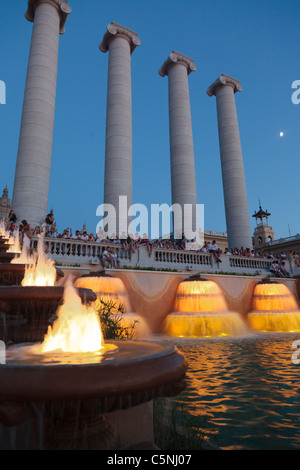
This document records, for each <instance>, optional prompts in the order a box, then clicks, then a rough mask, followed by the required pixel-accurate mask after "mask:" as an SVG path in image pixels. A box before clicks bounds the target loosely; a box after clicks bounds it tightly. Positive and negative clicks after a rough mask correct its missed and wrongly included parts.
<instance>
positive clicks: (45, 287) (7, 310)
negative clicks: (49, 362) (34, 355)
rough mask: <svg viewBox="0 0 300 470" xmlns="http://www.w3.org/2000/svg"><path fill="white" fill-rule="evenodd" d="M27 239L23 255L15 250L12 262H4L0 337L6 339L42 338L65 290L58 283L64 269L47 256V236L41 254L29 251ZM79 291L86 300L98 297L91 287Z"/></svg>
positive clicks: (0, 270) (0, 281)
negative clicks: (59, 267) (33, 253)
mask: <svg viewBox="0 0 300 470" xmlns="http://www.w3.org/2000/svg"><path fill="white" fill-rule="evenodd" d="M25 240H27V241H25V243H24V245H23V248H22V251H21V254H20V255H19V254H17V256H16V253H14V252H11V255H12V260H11V263H7V264H6V263H3V264H0V339H1V340H3V341H5V342H8V341H9V342H13V343H22V342H35V341H42V340H43V338H44V335H45V333H46V332H47V329H48V326H49V323H51V322H53V321H54V319H55V318H56V309H57V307H58V305H59V304H60V302H61V301H62V298H63V293H64V288H63V286H59V285H55V283H56V281H57V280H58V279H60V278H62V277H63V272H62V271H61V270H60V269H58V268H56V267H55V266H54V262H53V261H52V260H50V259H47V258H46V257H45V255H44V253H43V237H40V239H39V242H38V253H37V256H34V255H32V254H31V253H30V252H28V247H29V240H28V239H26V238H25ZM6 246H9V245H8V244H7V245H6ZM19 262H20V263H19ZM78 292H79V295H80V297H81V299H82V302H87V303H91V302H94V301H95V300H96V295H95V294H94V293H93V292H92V291H91V290H88V289H78Z"/></svg>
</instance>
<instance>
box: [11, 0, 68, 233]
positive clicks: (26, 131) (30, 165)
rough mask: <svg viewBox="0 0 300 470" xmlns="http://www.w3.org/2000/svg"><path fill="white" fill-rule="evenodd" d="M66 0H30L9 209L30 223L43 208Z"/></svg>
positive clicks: (38, 218) (35, 222) (45, 205)
mask: <svg viewBox="0 0 300 470" xmlns="http://www.w3.org/2000/svg"><path fill="white" fill-rule="evenodd" d="M66 2H67V0H29V1H28V10H27V12H26V14H25V17H26V18H27V19H28V20H29V21H32V22H33V29H32V37H31V46H30V52H29V60H28V69H27V78H26V85H25V94H24V102H23V111H22V119H21V128H20V136H19V148H18V155H17V163H16V171H15V181H14V190H13V197H12V208H13V210H14V211H15V213H16V215H17V218H18V221H21V220H23V219H26V220H27V222H28V223H30V224H31V225H33V226H35V225H38V224H41V223H42V222H44V220H45V217H46V214H47V211H48V195H49V181H50V167H51V157H52V140H53V125H54V111H55V98H56V77H57V61H58V46H59V44H58V43H59V34H63V33H64V25H65V22H66V18H67V15H68V14H69V13H70V12H71V8H70V6H69V5H68V4H67V3H66Z"/></svg>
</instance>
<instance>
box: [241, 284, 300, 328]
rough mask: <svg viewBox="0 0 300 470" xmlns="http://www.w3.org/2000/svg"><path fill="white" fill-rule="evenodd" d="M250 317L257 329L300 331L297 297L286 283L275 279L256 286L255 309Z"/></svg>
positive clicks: (252, 324)
mask: <svg viewBox="0 0 300 470" xmlns="http://www.w3.org/2000/svg"><path fill="white" fill-rule="evenodd" d="M248 319H249V324H250V326H251V328H253V329H254V330H256V331H261V332H278V333H279V332H298V331H300V310H299V306H298V304H297V301H296V298H295V297H294V295H293V294H292V293H291V291H290V290H289V288H288V287H287V286H286V285H285V284H279V283H277V282H273V281H272V282H270V281H262V282H260V283H258V284H257V285H256V286H255V290H254V296H253V310H252V312H251V313H249V316H248Z"/></svg>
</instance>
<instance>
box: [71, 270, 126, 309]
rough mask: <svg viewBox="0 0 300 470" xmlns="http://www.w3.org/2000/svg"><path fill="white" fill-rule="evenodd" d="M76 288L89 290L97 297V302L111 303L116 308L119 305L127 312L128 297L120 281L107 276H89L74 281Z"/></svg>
mask: <svg viewBox="0 0 300 470" xmlns="http://www.w3.org/2000/svg"><path fill="white" fill-rule="evenodd" d="M75 286H76V287H82V288H85V289H91V290H92V291H93V292H95V294H96V295H97V300H98V302H99V300H100V299H102V300H103V301H104V302H109V301H111V302H113V303H114V304H116V307H118V306H119V305H120V304H122V305H123V306H124V311H125V312H127V311H129V308H130V306H129V300H128V295H127V292H126V289H125V286H124V283H123V281H122V280H121V279H119V278H117V277H109V276H89V277H80V278H78V279H76V281H75Z"/></svg>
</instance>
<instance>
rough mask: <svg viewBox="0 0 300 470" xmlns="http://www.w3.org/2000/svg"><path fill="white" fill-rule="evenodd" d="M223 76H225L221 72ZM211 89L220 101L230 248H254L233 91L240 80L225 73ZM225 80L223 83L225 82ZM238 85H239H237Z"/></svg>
mask: <svg viewBox="0 0 300 470" xmlns="http://www.w3.org/2000/svg"><path fill="white" fill-rule="evenodd" d="M221 77H223V76H221ZM225 77H226V78H222V81H221V82H220V83H217V82H215V84H216V86H215V87H214V89H213V90H210V89H209V90H210V91H211V92H212V93H209V91H208V94H210V95H211V94H215V96H216V102H217V116H218V131H219V144H220V156H221V168H222V179H223V191H224V204H225V213H226V224H227V234H228V245H229V248H230V249H232V248H241V247H244V248H252V246H253V242H252V234H251V226H250V217H249V209H248V199H247V191H246V182H245V172H244V164H243V157H242V148H241V141H240V133H239V126H238V118H237V111H236V104H235V98H234V93H235V91H241V87H240V85H239V82H237V81H235V80H234V79H231V78H230V77H227V76H225ZM223 82H224V83H223ZM236 85H237V86H238V87H237V88H236Z"/></svg>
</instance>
